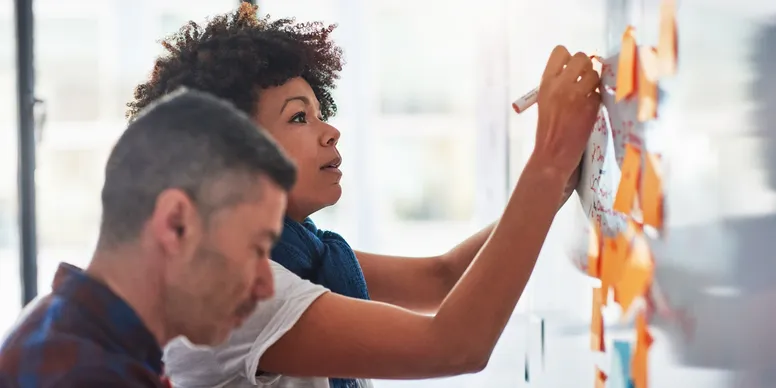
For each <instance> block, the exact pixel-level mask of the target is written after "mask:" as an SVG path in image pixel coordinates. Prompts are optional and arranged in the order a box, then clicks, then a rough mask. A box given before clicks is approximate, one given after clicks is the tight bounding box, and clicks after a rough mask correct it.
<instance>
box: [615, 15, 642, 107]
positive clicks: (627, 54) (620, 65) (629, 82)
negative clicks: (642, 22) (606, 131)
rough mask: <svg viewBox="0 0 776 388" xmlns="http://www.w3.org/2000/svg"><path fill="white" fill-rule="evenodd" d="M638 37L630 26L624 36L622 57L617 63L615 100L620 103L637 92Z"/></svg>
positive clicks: (621, 47) (621, 46)
mask: <svg viewBox="0 0 776 388" xmlns="http://www.w3.org/2000/svg"><path fill="white" fill-rule="evenodd" d="M636 60H637V58H636V37H635V36H634V28H633V27H632V26H628V28H626V29H625V33H623V34H622V44H621V45H620V56H619V58H618V61H617V90H616V91H615V95H614V100H615V101H616V102H619V101H620V100H622V99H624V98H628V96H630V95H631V94H633V92H635V91H636Z"/></svg>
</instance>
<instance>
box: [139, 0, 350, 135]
mask: <svg viewBox="0 0 776 388" xmlns="http://www.w3.org/2000/svg"><path fill="white" fill-rule="evenodd" d="M257 10H258V7H256V6H254V5H251V4H250V3H242V5H241V6H240V8H239V9H238V10H237V11H235V12H232V13H230V14H223V15H218V16H216V17H213V18H212V19H209V20H208V22H207V25H205V26H204V27H203V26H200V25H199V24H197V23H195V22H193V21H190V22H188V23H187V24H186V25H185V26H183V27H182V28H181V29H180V30H179V31H178V32H177V33H175V34H173V35H171V36H168V37H167V38H166V39H164V40H163V41H162V45H163V46H164V48H165V49H166V51H167V52H166V53H165V54H164V55H162V56H160V57H159V58H157V60H156V63H155V65H154V69H153V72H152V73H151V77H150V79H149V80H148V81H147V82H145V83H143V84H141V85H138V86H137V87H136V88H135V92H134V97H135V98H134V100H133V101H132V102H130V103H128V104H127V106H128V107H129V109H128V110H127V113H126V116H127V118H129V119H131V118H132V117H134V116H135V115H136V114H137V113H138V112H139V111H140V110H142V109H143V108H145V107H146V106H148V105H149V104H150V103H151V102H152V101H154V100H156V99H158V98H159V97H162V96H163V95H165V94H167V93H170V92H172V91H174V90H176V89H177V88H179V87H181V86H186V87H189V88H192V89H197V90H200V91H203V92H207V93H210V94H213V95H216V96H218V97H221V98H223V99H225V100H227V101H230V102H231V103H233V104H234V105H235V106H236V107H237V108H238V109H240V110H242V111H243V112H245V113H247V114H248V115H250V116H254V115H255V113H256V112H255V111H256V106H257V102H258V99H259V91H260V90H261V89H264V88H268V87H272V86H279V85H282V84H284V83H286V82H287V81H288V80H289V79H291V78H295V77H302V78H303V79H304V80H306V81H307V82H308V83H309V84H310V86H311V87H312V89H313V92H314V93H315V96H316V97H317V98H318V100H319V102H320V107H321V108H320V109H321V115H322V116H323V119H324V120H328V119H329V118H330V117H332V116H334V115H335V114H336V113H337V106H336V105H335V103H334V99H333V98H332V95H331V92H332V91H333V90H334V87H335V82H336V80H337V79H339V72H340V71H342V64H343V60H342V50H341V49H340V47H338V46H336V45H335V44H334V43H333V42H332V41H331V39H330V35H331V33H332V31H334V29H335V28H336V25H329V26H324V25H323V24H322V23H320V22H313V23H296V22H295V20H294V19H278V20H275V21H270V19H269V16H266V17H264V18H259V17H258V16H257Z"/></svg>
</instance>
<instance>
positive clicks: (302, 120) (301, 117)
mask: <svg viewBox="0 0 776 388" xmlns="http://www.w3.org/2000/svg"><path fill="white" fill-rule="evenodd" d="M291 122H292V123H297V124H306V123H307V114H306V113H305V112H299V113H297V114H295V115H293V116H291Z"/></svg>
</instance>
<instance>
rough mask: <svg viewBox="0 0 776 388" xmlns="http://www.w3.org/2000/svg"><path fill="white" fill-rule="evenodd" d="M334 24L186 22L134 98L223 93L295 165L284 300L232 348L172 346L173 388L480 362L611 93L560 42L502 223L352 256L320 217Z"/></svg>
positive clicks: (396, 374) (334, 188)
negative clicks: (320, 225) (406, 249)
mask: <svg viewBox="0 0 776 388" xmlns="http://www.w3.org/2000/svg"><path fill="white" fill-rule="evenodd" d="M333 29H334V27H333V26H329V27H325V26H323V25H322V24H320V23H303V24H295V23H294V22H293V20H289V19H281V20H276V21H270V20H268V19H258V18H257V17H256V8H255V7H253V6H250V5H248V4H247V3H244V4H243V5H242V6H241V7H240V8H239V10H238V11H236V12H234V13H232V14H228V15H221V16H217V17H215V18H212V19H211V20H210V21H209V22H208V23H207V25H205V26H199V25H197V24H195V23H193V22H190V23H189V24H187V25H186V26H184V27H183V28H182V29H181V30H180V31H179V32H178V33H177V34H176V35H173V36H171V37H169V38H168V39H167V40H165V41H164V43H163V44H164V46H165V47H166V48H167V54H166V55H165V56H162V57H160V58H159V59H158V60H157V62H156V65H155V67H154V70H153V74H152V75H151V78H150V80H148V82H146V83H144V84H142V85H140V86H138V87H137V89H136V91H135V100H134V101H133V102H131V103H129V104H128V106H129V108H130V109H129V112H128V116H130V117H131V116H132V115H134V114H135V113H136V112H137V111H138V110H139V109H141V108H143V107H144V106H146V105H148V104H149V103H150V102H151V101H153V100H155V99H157V98H159V97H160V96H162V95H164V94H165V93H167V92H169V91H171V90H174V89H176V88H177V87H179V86H188V87H191V88H195V89H200V90H202V91H206V92H209V93H212V94H214V95H217V96H219V97H222V98H224V99H227V100H229V101H231V102H232V103H234V104H235V105H236V106H237V107H238V108H239V109H241V110H243V111H244V112H246V113H247V114H249V115H250V116H251V117H253V118H255V121H256V123H257V124H258V125H259V126H260V127H262V128H264V129H265V130H267V131H268V132H269V133H270V134H271V135H272V136H273V137H274V138H275V139H276V140H277V141H278V143H279V144H280V145H281V146H282V147H283V148H284V149H285V151H286V152H287V154H288V155H289V156H290V157H291V158H292V159H293V160H294V161H295V162H296V164H297V167H298V181H297V185H296V186H295V187H294V188H293V190H292V191H291V193H290V195H289V201H288V210H287V219H286V222H285V229H284V231H283V234H282V237H281V239H280V241H279V242H278V244H277V246H276V247H275V248H274V249H273V251H272V258H273V260H274V261H275V262H276V263H277V265H275V266H274V269H275V283H276V287H277V290H276V295H275V298H273V299H272V300H271V301H270V302H267V303H263V304H261V305H260V307H259V308H258V309H257V311H256V313H254V315H253V316H251V318H249V319H248V321H247V322H245V323H244V325H243V327H241V328H240V329H239V330H237V331H235V332H234V333H233V335H232V336H231V338H230V339H229V341H228V342H227V343H225V344H223V345H221V346H218V347H215V348H208V349H202V348H195V347H193V346H190V345H189V344H187V343H186V341H185V340H180V341H178V342H176V343H174V344H173V345H171V346H169V347H168V349H167V351H166V362H167V372H168V374H169V375H170V377H171V379H172V381H173V383H174V384H175V385H176V386H256V385H259V384H267V385H270V386H276V387H328V386H332V387H359V386H360V387H366V386H370V383H369V381H367V380H363V379H366V378H394V379H400V378H401V379H407V378H427V377H438V376H449V375H455V374H462V373H470V372H474V371H479V370H481V369H482V368H483V367H484V366H485V364H486V363H487V360H488V358H489V356H490V353H491V351H492V350H493V347H494V346H495V344H496V342H497V340H498V337H499V335H500V333H501V331H502V330H503V329H504V326H505V325H506V323H507V321H508V319H509V317H510V316H511V313H512V310H513V309H514V306H515V304H516V303H517V300H518V299H519V297H520V294H521V292H522V290H523V288H524V286H525V283H526V282H527V281H528V278H529V277H530V274H531V271H532V269H533V266H534V263H535V261H536V258H537V256H538V253H539V250H540V248H541V245H542V243H543V241H544V237H545V236H546V233H547V230H548V228H549V226H550V224H551V222H552V218H553V217H554V214H555V212H556V210H557V209H558V208H559V207H560V205H561V204H562V203H563V202H564V201H565V199H566V198H567V197H568V194H564V189H565V187H566V186H567V182H570V181H571V183H574V179H572V177H573V176H574V175H576V174H573V171H575V167H576V166H577V165H578V163H579V160H580V158H581V154H582V150H583V147H584V145H585V143H586V141H587V137H588V136H589V131H590V128H591V127H592V122H593V119H594V118H595V113H596V110H597V108H598V104H599V101H600V96H598V94H597V93H595V86H596V85H597V84H598V75H597V74H596V73H595V72H594V71H593V70H592V65H591V63H590V60H589V59H587V57H586V56H585V55H582V54H578V55H575V56H574V57H573V58H572V57H571V56H570V55H569V53H568V51H566V50H565V48H562V47H560V46H559V47H558V48H556V50H555V51H554V52H553V54H552V56H551V58H550V59H549V62H548V65H547V70H546V73H545V76H544V77H543V83H542V95H541V96H540V109H539V125H538V126H537V140H536V149H535V151H534V154H533V156H532V157H531V161H529V163H528V165H527V166H526V168H525V170H524V173H523V175H522V177H521V179H520V183H518V185H517V187H516V188H515V192H514V193H513V195H512V198H511V199H510V202H509V205H508V206H507V210H506V211H505V213H504V216H503V217H502V218H501V220H500V221H499V223H498V226H496V227H495V228H494V227H493V226H491V227H488V228H486V229H484V230H483V231H481V232H479V233H477V234H475V235H473V236H472V237H470V238H469V239H467V240H465V241H463V242H462V243H461V244H459V245H458V246H457V247H455V248H453V249H452V250H450V251H449V252H447V253H445V254H443V255H440V256H438V257H431V258H425V259H410V258H402V257H391V256H384V255H376V254H371V253H366V252H359V251H353V250H352V249H351V248H350V247H349V246H348V244H347V243H346V242H345V240H343V239H342V237H340V236H339V235H337V234H335V233H332V232H328V231H322V230H319V229H317V228H316V227H315V225H314V224H313V223H312V221H311V220H310V219H309V216H310V215H312V214H314V213H315V212H316V211H318V210H320V209H322V208H324V207H326V206H331V205H333V204H335V203H336V202H337V200H338V199H339V198H340V195H341V190H342V189H341V187H340V184H339V182H340V177H341V175H342V173H341V172H340V170H339V166H340V163H341V162H342V159H341V158H340V154H339V152H338V151H337V142H338V140H339V137H340V133H339V131H338V130H337V129H336V128H334V127H332V126H331V125H329V124H328V123H327V122H326V121H327V119H329V118H330V117H331V116H333V115H334V114H335V113H336V110H337V109H336V105H335V104H334V101H333V99H332V95H331V92H332V90H333V89H334V86H335V81H336V80H337V78H338V75H339V72H340V70H341V68H342V61H341V51H340V49H339V48H338V47H337V46H336V45H334V43H333V42H332V41H331V40H330V38H329V36H330V34H331V32H332V30H333ZM578 79H579V81H578ZM561 128H562V129H563V132H562V133H561V132H560V129H561ZM486 240H487V243H486ZM475 258H476V260H475ZM467 268H468V270H467ZM464 271H466V274H465V275H464ZM300 277H301V279H300ZM303 279H304V280H303ZM367 286H368V287H367ZM454 286H455V287H454ZM328 290H331V291H332V292H327V291H328ZM379 302H382V303H379ZM428 312H432V313H435V314H434V315H428V314H424V313H428ZM291 376H299V377H291ZM312 376H326V377H335V378H332V379H326V378H317V377H312ZM337 377H346V378H344V379H342V378H337Z"/></svg>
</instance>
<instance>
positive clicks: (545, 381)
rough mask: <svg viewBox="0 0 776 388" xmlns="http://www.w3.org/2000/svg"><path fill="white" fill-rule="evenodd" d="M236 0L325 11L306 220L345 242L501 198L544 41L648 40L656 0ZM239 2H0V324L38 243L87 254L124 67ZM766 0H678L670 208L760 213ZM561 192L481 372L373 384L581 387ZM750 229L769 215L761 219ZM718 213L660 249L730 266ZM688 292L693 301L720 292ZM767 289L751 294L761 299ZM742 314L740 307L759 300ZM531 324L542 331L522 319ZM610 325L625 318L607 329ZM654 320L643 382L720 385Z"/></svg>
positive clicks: (526, 132) (719, 364)
mask: <svg viewBox="0 0 776 388" xmlns="http://www.w3.org/2000/svg"><path fill="white" fill-rule="evenodd" d="M257 3H258V5H259V10H260V12H261V13H262V14H269V15H271V16H273V17H288V16H291V17H295V18H296V19H297V20H299V21H308V20H321V21H323V22H325V23H336V24H338V28H337V30H336V32H335V35H334V39H335V41H337V42H338V43H339V44H340V45H341V46H342V47H343V50H344V53H345V60H346V65H345V68H344V70H343V72H342V79H341V81H340V83H339V86H338V88H337V91H336V94H335V96H334V97H335V99H336V100H337V101H338V105H339V108H340V109H339V113H338V115H337V116H336V117H334V118H333V119H332V124H333V125H335V126H337V127H338V128H339V129H340V130H341V131H342V139H341V141H340V145H341V146H340V148H341V151H342V153H343V155H344V158H345V160H346V162H345V163H344V165H343V167H342V169H343V171H344V173H345V174H344V178H343V187H344V188H345V190H344V193H345V194H344V196H343V198H342V199H341V200H340V202H339V203H338V204H337V205H336V206H333V207H331V208H328V209H325V210H324V211H322V212H320V214H319V215H317V218H316V223H317V224H319V225H322V226H324V227H326V228H329V229H334V230H337V231H338V232H340V233H341V234H342V235H343V236H346V237H347V238H348V240H349V241H350V243H351V245H353V246H354V247H356V248H358V249H362V250H369V251H374V252H379V253H386V254H396V255H410V256H423V255H433V254H439V253H441V252H443V251H445V250H447V249H449V248H451V247H452V246H454V245H455V244H456V243H458V242H460V241H461V240H463V239H464V238H465V237H467V236H469V235H470V234H472V233H474V232H476V231H477V230H479V229H481V228H482V227H483V226H485V225H487V224H488V223H491V222H493V221H494V220H496V219H497V218H498V216H499V214H500V213H501V211H502V210H503V206H504V204H505V203H506V200H507V197H508V194H509V192H510V189H511V188H512V187H513V185H514V183H515V181H516V179H517V177H518V176H519V174H520V171H521V169H522V166H523V165H524V164H525V162H526V160H527V158H528V156H529V154H530V151H531V149H532V146H533V135H534V126H535V122H536V109H534V110H531V111H528V112H526V113H525V114H522V115H516V114H515V113H514V112H512V110H511V108H510V103H511V101H512V100H514V99H515V98H516V97H518V96H520V95H522V94H523V93H525V92H526V91H528V90H530V89H532V88H533V87H535V86H536V85H537V83H538V81H539V79H540V76H541V72H542V70H543V66H544V63H545V60H546V58H547V56H548V55H549V53H550V50H551V49H552V48H553V47H554V46H555V45H557V44H563V45H565V46H567V47H569V49H570V50H573V51H584V52H596V53H601V54H604V55H605V54H607V53H616V52H617V46H618V44H619V42H620V36H621V34H622V30H623V28H624V27H625V26H627V25H636V26H638V31H639V32H638V33H639V34H640V35H639V36H640V37H642V38H643V39H645V40H649V39H651V38H650V36H652V35H654V29H655V28H657V23H656V22H655V20H656V19H655V18H656V17H657V16H656V14H657V11H656V10H657V8H658V3H659V2H658V1H656V0H655V1H651V0H544V1H522V0H487V1H481V2H474V1H466V0H444V1H443V0H414V1H409V0H391V1H388V0H371V1H357V0H282V1H281V0H260V1H258V2H257ZM238 4H239V1H238V0H186V1H183V0H165V1H153V0H135V1H118V0H80V1H75V2H72V1H70V2H63V1H56V0H37V1H34V2H33V1H32V0H0V333H3V332H5V331H6V330H7V329H8V328H9V327H10V326H11V325H12V324H13V322H14V321H15V319H16V318H17V316H18V314H19V312H20V311H21V309H22V307H23V305H24V304H25V303H27V302H29V301H30V300H31V299H32V298H34V297H35V296H36V295H39V294H44V293H46V292H48V291H49V290H50V283H51V280H52V275H53V273H54V271H55V269H56V266H57V264H58V263H59V262H62V261H65V262H69V263H72V264H75V265H78V266H85V265H86V264H87V263H88V262H89V259H90V255H91V252H92V250H93V248H94V245H95V243H96V238H97V231H98V226H99V220H100V198H99V193H100V188H101V185H102V179H103V168H104V164H105V161H106V158H107V156H108V153H109V152H110V150H111V147H112V145H113V144H114V142H115V141H116V139H117V138H118V136H119V134H120V133H121V131H122V130H123V128H124V127H125V125H126V119H125V117H124V112H125V104H126V103H127V102H128V101H129V100H130V99H131V97H132V89H133V87H134V86H135V85H136V84H137V83H138V82H139V81H141V80H142V79H143V78H144V77H145V76H146V75H147V74H148V73H149V71H150V70H151V65H152V64H153V59H154V58H155V56H157V55H158V54H160V53H161V46H160V45H159V40H160V39H161V38H162V37H164V36H165V35H166V34H169V33H172V32H174V31H176V30H177V29H178V28H179V27H180V26H182V25H183V24H184V23H185V22H186V21H188V20H195V21H203V20H204V19H205V17H207V16H209V15H215V14H219V13H223V12H228V11H230V10H233V9H234V8H235V7H237V5H238ZM775 4H776V3H774V2H769V1H766V0H741V1H736V2H731V1H727V0H683V1H678V6H679V8H678V12H679V13H678V20H679V50H680V55H681V62H680V71H679V74H678V75H677V79H676V80H675V82H676V83H677V85H676V87H674V88H672V90H673V93H672V94H671V95H669V96H668V98H669V99H670V100H671V104H672V107H673V109H674V110H676V111H678V112H680V113H679V114H678V115H677V116H676V117H677V120H678V121H677V123H674V125H675V126H676V132H677V133H679V135H677V137H676V138H675V139H674V140H673V141H675V142H677V145H676V147H674V148H673V149H675V150H676V152H681V153H683V154H685V155H687V157H686V158H685V159H683V160H686V161H687V162H688V163H686V164H682V165H681V166H678V167H677V168H678V169H679V170H682V169H683V171H685V173H687V174H688V180H687V181H686V185H685V186H683V187H682V188H681V190H677V191H676V194H675V195H676V201H677V202H676V203H677V204H679V205H680V206H677V207H674V208H673V209H672V210H676V213H675V214H678V216H677V218H675V219H676V221H677V223H675V224H674V226H675V227H677V228H680V229H681V228H682V227H685V226H694V225H712V224H713V225H722V224H723V223H724V222H725V221H726V220H728V219H737V218H741V217H748V216H752V215H769V214H773V213H776V193H775V191H776V183H774V182H776V179H774V178H773V175H772V174H773V172H772V171H770V170H771V169H772V168H774V167H776V159H773V158H770V159H769V156H768V155H772V154H774V153H776V150H775V149H773V148H772V147H770V145H771V141H772V140H773V137H776V135H772V134H770V133H771V132H773V130H772V129H771V130H769V129H768V128H772V124H771V121H772V120H769V119H768V118H771V119H773V118H776V117H773V113H772V112H773V111H774V108H776V99H774V98H773V97H774V95H776V82H775V81H774V80H775V79H776V77H774V76H773V75H772V74H771V73H772V72H773V69H774V68H776V65H774V62H773V61H776V54H774V53H776V5H775ZM31 22H32V23H31ZM763 85H765V86H763ZM768 85H770V88H771V89H768ZM763 88H765V89H766V91H765V92H761V90H762V89H763ZM768 90H774V92H769V91H768ZM758 93H759V94H758ZM768 104H770V105H768ZM768 107H770V108H768ZM769 126H770V127H769ZM769 136H770V137H769ZM685 142H690V143H685ZM575 200H576V198H575V197H572V198H571V200H570V201H569V203H567V204H566V205H565V206H564V208H563V209H561V210H560V212H559V214H558V216H557V218H556V221H555V223H554V225H553V228H552V230H551V232H550V235H549V236H548V238H547V241H546V244H545V248H544V250H543V251H542V255H541V257H540V259H539V263H538V264H537V267H536V270H535V271H534V275H533V277H532V279H531V281H530V283H529V286H528V289H527V291H526V293H525V294H524V296H523V298H522V299H521V301H520V303H519V304H518V307H517V309H516V311H515V314H514V316H513V319H512V321H511V322H510V324H509V326H508V327H507V329H506V331H505V333H504V335H503V337H502V339H501V341H500V343H499V345H498V347H497V348H496V351H495V353H494V355H493V357H492V359H491V362H490V364H489V365H488V367H487V368H486V369H485V370H484V371H482V372H480V373H478V374H473V375H466V376H460V377H454V378H448V379H438V380H428V381H417V382H414V381H398V382H395V381H378V382H376V383H375V385H376V386H377V387H380V388H394V387H462V388H463V387H529V386H535V387H580V386H592V384H593V383H592V382H593V373H594V371H593V368H592V365H593V363H594V362H604V363H607V361H605V360H604V361H601V360H603V359H602V358H601V357H606V355H600V354H599V355H594V354H592V352H591V351H590V350H589V329H588V326H589V323H590V303H591V302H590V300H591V296H590V293H589V292H587V291H588V290H589V289H590V287H591V279H589V278H587V277H585V276H583V275H582V274H580V273H579V271H578V270H577V269H575V268H574V267H573V266H572V265H571V264H570V262H569V259H568V258H567V255H566V250H565V249H566V240H567V236H568V235H569V234H571V233H573V228H574V226H573V225H574V224H573V222H572V219H574V217H576V216H577V212H578V211H579V209H578V201H577V202H574V201H575ZM771 228H772V229H770V230H771V231H772V232H774V233H776V225H772V226H771ZM726 233H727V232H726V231H723V232H721V234H719V235H717V234H714V235H713V236H712V235H711V234H700V235H696V236H695V238H697V239H696V240H692V239H690V240H688V242H687V245H686V246H687V249H686V252H685V255H683V256H681V257H680V258H679V259H677V261H678V263H679V264H677V263H676V262H671V263H666V264H665V265H666V266H667V267H669V268H670V266H671V265H680V266H684V267H683V268H685V269H686V270H687V271H689V272H691V273H696V272H697V273H702V274H706V273H709V272H710V273H714V274H723V275H724V276H722V277H725V276H727V275H730V274H732V273H734V272H735V269H734V268H735V266H736V265H737V264H738V263H739V261H740V260H739V258H738V257H737V256H736V253H735V249H733V248H730V247H731V246H734V245H735V241H732V240H731V241H730V242H729V244H727V243H724V242H727V241H728V240H727V239H728V238H729V235H728V234H726ZM766 235H767V233H766ZM771 235H773V233H771ZM720 236H721V237H720ZM762 238H763V239H765V238H766V237H762ZM720 239H721V240H720ZM692 241H695V242H692ZM706 241H711V242H714V241H717V242H718V241H723V243H722V245H723V248H725V249H727V248H730V249H733V251H732V253H731V251H725V252H728V253H724V254H716V255H713V256H714V257H715V259H714V260H707V259H705V258H706V257H707V256H706V253H707V252H706V251H708V250H709V249H706V250H703V249H701V250H700V251H702V252H703V253H697V252H698V251H696V250H695V247H696V244H697V245H701V246H703V245H706V244H705V242H706ZM706 246H707V247H708V245H706ZM723 250H724V249H723ZM720 252H721V251H720ZM717 253H719V252H717ZM658 264H659V265H660V262H658ZM753 265H755V266H757V265H759V264H753ZM763 268H767V267H763ZM731 276H732V275H731ZM680 283H681V282H680ZM695 286H696V284H693V283H692V282H687V283H686V284H683V285H681V284H680V285H678V286H676V289H670V290H668V292H674V293H676V294H678V295H696V291H697V290H695V289H692V287H695ZM682 287H686V288H682ZM698 298H699V299H695V300H696V301H697V303H699V304H704V303H706V304H707V305H708V306H721V305H724V303H721V304H720V302H719V301H718V300H717V299H703V298H700V297H698ZM770 305H771V304H765V305H762V306H760V307H762V311H766V310H767V306H770ZM709 308H711V307H709ZM758 311H760V310H758ZM753 314H754V316H753V317H752V319H755V318H757V319H760V318H762V319H768V318H769V317H770V316H771V315H770V314H767V313H766V312H762V313H753ZM723 315H724V314H723V313H722V312H717V313H714V312H710V313H707V314H706V317H707V318H708V319H709V320H712V321H716V322H717V325H718V326H719V325H723V326H725V325H729V327H728V326H725V327H726V329H725V330H729V331H731V332H732V331H735V330H737V329H736V328H735V325H736V322H735V320H733V321H732V322H728V320H730V318H729V317H724V316H723ZM726 319H727V320H726ZM545 322H546V323H547V325H548V326H547V327H548V334H547V343H546V345H545V344H540V343H539V342H538V341H539V335H538V334H537V333H538V330H539V326H540V323H541V325H542V326H543V325H544V324H545ZM720 322H722V323H720ZM704 327H706V326H703V325H699V328H701V331H702V330H705V329H702V328H704ZM706 329H708V330H709V331H708V333H707V334H703V335H708V336H709V338H711V337H713V338H718V337H720V335H719V331H718V330H722V329H719V328H712V327H706ZM715 330H716V331H715ZM611 333H613V334H612V335H614V336H620V335H622V336H627V335H629V334H628V333H629V332H628V330H627V328H622V329H621V330H620V331H618V330H613V331H611ZM657 333H658V334H656V342H655V346H654V348H653V353H652V355H651V359H650V360H651V366H652V369H651V372H650V377H651V386H653V387H711V388H713V387H732V386H737V385H736V383H735V381H736V380H735V375H736V372H737V370H738V369H740V368H739V367H740V365H739V364H736V363H735V362H732V361H731V362H727V361H725V360H719V359H718V358H724V357H717V358H715V357H714V356H713V355H714V354H717V353H719V352H725V350H724V349H726V348H725V346H728V345H729V344H725V343H723V344H714V341H710V342H708V344H709V345H708V347H707V348H702V349H701V348H697V347H694V348H692V349H690V350H687V349H685V345H682V344H681V343H680V344H677V341H679V342H681V340H677V339H676V338H673V337H671V335H670V333H668V332H665V333H662V332H660V330H658V331H657ZM710 333H715V334H710ZM724 333H728V331H725V332H724ZM758 334H762V335H766V333H758ZM731 346H733V345H731ZM741 346H743V345H741ZM545 347H546V348H545ZM540 349H541V350H540ZM540 352H541V353H540ZM687 352H689V353H687ZM693 352H695V353H693ZM699 353H706V356H705V358H704V357H702V356H700V355H698V354H699ZM688 354H689V355H688Z"/></svg>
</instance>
